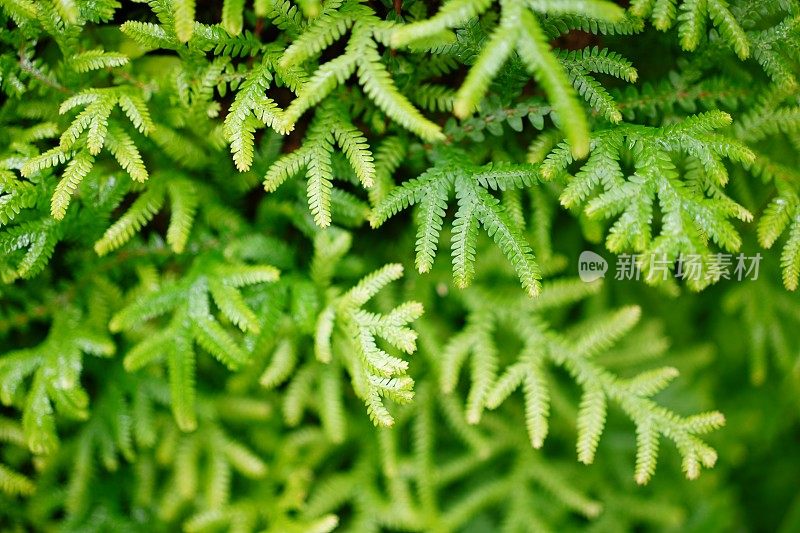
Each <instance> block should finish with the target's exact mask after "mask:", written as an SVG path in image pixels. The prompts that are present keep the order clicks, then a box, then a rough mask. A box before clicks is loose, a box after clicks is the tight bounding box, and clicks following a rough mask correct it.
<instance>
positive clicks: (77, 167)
mask: <svg viewBox="0 0 800 533" xmlns="http://www.w3.org/2000/svg"><path fill="white" fill-rule="evenodd" d="M93 164H94V157H93V156H92V154H91V153H90V152H89V151H88V150H81V151H80V152H78V153H77V154H75V156H74V157H73V158H72V159H71V160H70V162H69V163H67V167H66V168H65V169H64V175H63V177H62V178H61V181H59V182H58V185H57V186H56V190H55V192H54V193H53V197H52V199H51V200H50V214H51V215H52V216H53V218H55V219H56V220H61V219H63V218H64V215H66V214H67V208H68V207H69V204H70V201H71V200H72V196H73V195H74V194H75V192H76V190H77V189H78V186H79V185H80V184H81V182H82V181H83V178H85V177H86V175H87V174H89V171H91V170H92V165H93Z"/></svg>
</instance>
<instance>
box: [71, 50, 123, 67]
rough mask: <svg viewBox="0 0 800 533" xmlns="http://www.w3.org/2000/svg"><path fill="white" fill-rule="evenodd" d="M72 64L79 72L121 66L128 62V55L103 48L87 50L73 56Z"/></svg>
mask: <svg viewBox="0 0 800 533" xmlns="http://www.w3.org/2000/svg"><path fill="white" fill-rule="evenodd" d="M69 64H70V66H71V67H72V68H73V69H75V70H76V71H77V72H89V71H90V70H99V69H102V68H114V67H121V66H123V65H127V64H128V57H127V56H125V55H124V54H120V53H117V52H106V51H105V50H103V49H102V48H98V49H96V50H87V51H86V52H81V53H80V54H76V55H74V56H72V58H71V59H70V61H69Z"/></svg>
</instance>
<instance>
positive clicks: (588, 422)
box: [577, 385, 606, 464]
mask: <svg viewBox="0 0 800 533" xmlns="http://www.w3.org/2000/svg"><path fill="white" fill-rule="evenodd" d="M605 424H606V397H605V394H604V393H603V389H601V388H600V387H597V386H592V385H587V387H586V389H585V390H584V392H583V398H581V405H580V408H579V410H578V421H577V426H578V442H577V447H578V460H579V461H580V462H582V463H584V464H591V463H592V462H594V454H595V451H597V444H598V443H599V442H600V435H601V434H602V433H603V428H604V427H605Z"/></svg>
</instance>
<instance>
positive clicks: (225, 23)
mask: <svg viewBox="0 0 800 533" xmlns="http://www.w3.org/2000/svg"><path fill="white" fill-rule="evenodd" d="M243 9H244V0H224V1H223V2H222V27H223V28H225V30H226V31H227V32H228V33H230V34H231V35H239V34H240V33H242V24H243V23H244V20H243V16H242V10H243Z"/></svg>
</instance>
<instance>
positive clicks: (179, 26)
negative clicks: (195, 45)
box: [172, 0, 195, 43]
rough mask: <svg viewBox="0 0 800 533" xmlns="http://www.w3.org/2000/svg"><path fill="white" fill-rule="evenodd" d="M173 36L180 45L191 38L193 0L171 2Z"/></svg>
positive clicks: (174, 0) (193, 10)
mask: <svg viewBox="0 0 800 533" xmlns="http://www.w3.org/2000/svg"><path fill="white" fill-rule="evenodd" d="M172 8H173V15H174V18H175V35H176V36H177V37H178V40H179V41H180V42H182V43H185V42H187V41H188V40H189V39H191V38H192V33H193V32H194V12H195V0H173V2H172Z"/></svg>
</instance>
